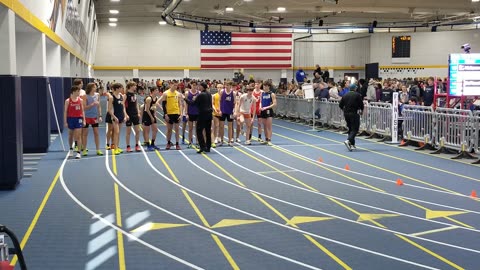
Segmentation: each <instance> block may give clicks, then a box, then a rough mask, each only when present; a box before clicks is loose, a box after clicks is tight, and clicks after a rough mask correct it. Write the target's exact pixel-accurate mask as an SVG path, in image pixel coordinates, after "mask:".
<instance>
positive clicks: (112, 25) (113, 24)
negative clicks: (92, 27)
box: [108, 23, 117, 27]
mask: <svg viewBox="0 0 480 270" xmlns="http://www.w3.org/2000/svg"><path fill="white" fill-rule="evenodd" d="M108 25H110V26H111V27H115V26H117V24H116V23H109V24H108Z"/></svg>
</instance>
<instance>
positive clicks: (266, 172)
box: [256, 170, 298, 174]
mask: <svg viewBox="0 0 480 270" xmlns="http://www.w3.org/2000/svg"><path fill="white" fill-rule="evenodd" d="M281 172H283V173H287V172H298V170H285V171H264V172H256V173H261V174H269V173H281Z"/></svg>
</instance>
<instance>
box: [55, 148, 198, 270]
mask: <svg viewBox="0 0 480 270" xmlns="http://www.w3.org/2000/svg"><path fill="white" fill-rule="evenodd" d="M67 159H68V154H67V156H66V157H65V159H64V160H63V162H62V165H61V166H60V183H61V184H62V187H63V189H64V190H65V192H66V193H67V194H68V196H70V198H71V199H72V200H73V201H74V202H75V203H76V204H77V205H78V206H80V207H81V208H82V209H83V210H85V211H86V212H87V213H89V214H90V215H92V216H95V217H96V218H98V219H99V220H100V221H101V222H103V223H104V224H105V225H107V226H108V227H110V228H112V229H114V230H116V231H119V232H121V233H122V234H123V235H125V236H127V237H129V238H130V239H133V240H135V241H137V242H138V243H140V244H142V245H144V246H145V247H148V248H150V249H152V250H154V251H156V252H158V253H160V254H163V255H165V256H167V257H168V258H171V259H173V260H175V261H177V262H179V263H182V264H184V265H186V266H188V267H191V268H193V269H199V270H200V269H203V268H201V267H199V266H197V265H194V264H192V263H190V262H187V261H185V260H183V259H181V258H179V257H177V256H175V255H173V254H171V253H168V252H166V251H164V250H162V249H160V248H157V247H155V246H154V245H152V244H149V243H147V242H145V241H143V240H142V239H140V238H138V237H136V236H135V235H133V234H130V233H129V232H127V231H125V230H123V229H122V228H119V227H117V226H116V225H114V224H113V223H111V222H110V221H108V220H107V219H105V218H103V217H102V216H101V215H99V214H98V213H95V212H94V211H93V210H91V209H90V208H88V207H87V206H85V205H84V204H83V203H82V202H81V201H80V200H79V199H77V197H75V195H73V193H72V192H71V191H70V189H69V188H68V186H67V185H66V184H65V180H64V178H63V169H64V167H65V164H66V163H67ZM106 162H107V163H108V159H107V160H106Z"/></svg>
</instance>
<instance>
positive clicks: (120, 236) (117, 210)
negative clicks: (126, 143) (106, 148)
mask: <svg viewBox="0 0 480 270" xmlns="http://www.w3.org/2000/svg"><path fill="white" fill-rule="evenodd" d="M113 152H114V151H113V150H112V167H113V173H114V174H115V175H117V161H116V159H115V154H114V153H113ZM113 190H114V193H115V216H116V222H117V226H118V227H120V228H121V227H122V210H121V205H120V192H119V191H118V185H117V183H114V184H113ZM117 245H118V268H119V269H120V270H125V269H126V265H125V247H124V244H123V234H122V232H120V231H117Z"/></svg>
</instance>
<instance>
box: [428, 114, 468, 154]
mask: <svg viewBox="0 0 480 270" xmlns="http://www.w3.org/2000/svg"><path fill="white" fill-rule="evenodd" d="M434 117H435V127H434V130H435V131H434V134H435V142H436V144H437V146H439V148H440V149H439V150H438V151H437V152H435V153H441V152H445V150H447V152H448V150H456V151H459V152H460V155H459V156H457V157H456V158H461V157H465V158H474V157H473V156H471V155H470V154H469V153H470V151H471V150H472V147H473V142H474V140H475V139H476V138H474V137H473V136H474V134H475V132H474V130H475V129H474V122H473V113H472V111H469V110H457V109H449V108H437V110H436V111H435V115H434Z"/></svg>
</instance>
